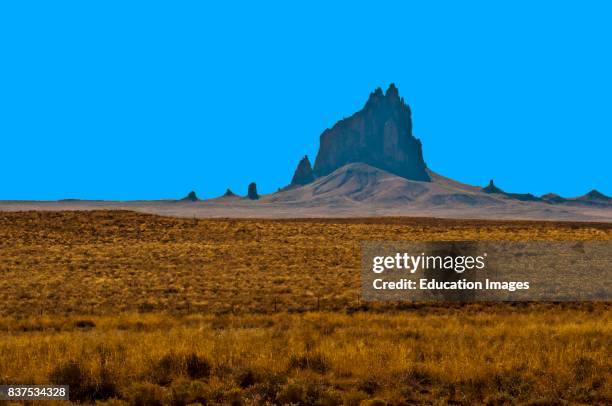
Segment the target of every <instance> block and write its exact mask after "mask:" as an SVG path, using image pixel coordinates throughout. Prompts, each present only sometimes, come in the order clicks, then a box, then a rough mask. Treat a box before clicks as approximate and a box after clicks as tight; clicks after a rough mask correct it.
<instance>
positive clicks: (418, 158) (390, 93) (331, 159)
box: [314, 84, 431, 182]
mask: <svg viewBox="0 0 612 406" xmlns="http://www.w3.org/2000/svg"><path fill="white" fill-rule="evenodd" d="M358 162H361V163H365V164H367V165H370V166H373V167H375V168H379V169H382V170H384V171H387V172H390V173H392V174H395V175H398V176H401V177H403V178H406V179H409V180H417V181H425V182H430V181H431V178H430V177H429V174H428V172H427V166H426V165H425V161H424V160H423V151H422V146H421V141H420V140H418V139H417V138H415V137H414V136H413V135H412V113H411V111H410V107H409V106H408V105H407V104H406V103H405V102H404V99H403V98H400V96H399V91H398V90H397V87H395V85H394V84H391V85H390V86H389V88H388V89H387V92H386V93H384V94H383V91H382V89H381V88H377V89H376V90H375V91H374V92H372V93H371V94H370V97H369V99H368V101H367V102H366V104H365V106H364V107H363V109H362V110H360V111H358V112H357V113H355V114H353V115H352V116H350V117H348V118H345V119H343V120H340V121H339V122H337V123H336V124H335V125H334V126H333V127H332V128H331V129H327V130H325V131H323V133H322V134H321V139H320V147H319V152H318V153H317V157H316V159H315V164H314V176H315V177H320V176H326V175H329V174H330V173H332V172H333V171H335V170H336V169H338V168H340V167H342V166H344V165H347V164H350V163H358Z"/></svg>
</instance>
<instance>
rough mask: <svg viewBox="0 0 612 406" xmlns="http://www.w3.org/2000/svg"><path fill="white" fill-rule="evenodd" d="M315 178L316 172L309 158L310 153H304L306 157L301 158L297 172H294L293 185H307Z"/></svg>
mask: <svg viewBox="0 0 612 406" xmlns="http://www.w3.org/2000/svg"><path fill="white" fill-rule="evenodd" d="M314 179H315V176H314V172H313V170H312V166H310V160H309V159H308V155H304V158H302V159H301V160H300V163H299V164H298V166H297V168H296V169H295V172H294V173H293V178H292V179H291V185H298V186H301V185H307V184H309V183H311V182H312V181H313V180H314Z"/></svg>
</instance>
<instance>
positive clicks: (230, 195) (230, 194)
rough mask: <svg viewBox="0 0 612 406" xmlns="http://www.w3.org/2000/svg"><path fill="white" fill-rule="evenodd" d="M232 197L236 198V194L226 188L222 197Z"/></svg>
mask: <svg viewBox="0 0 612 406" xmlns="http://www.w3.org/2000/svg"><path fill="white" fill-rule="evenodd" d="M234 196H236V194H235V193H234V192H232V189H230V188H227V190H226V191H225V193H224V194H223V197H234Z"/></svg>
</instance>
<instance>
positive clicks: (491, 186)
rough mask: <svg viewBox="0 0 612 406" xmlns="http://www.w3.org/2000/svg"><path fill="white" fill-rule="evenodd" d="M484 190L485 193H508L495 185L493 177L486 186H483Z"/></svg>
mask: <svg viewBox="0 0 612 406" xmlns="http://www.w3.org/2000/svg"><path fill="white" fill-rule="evenodd" d="M481 190H482V191H483V192H485V193H499V194H506V192H504V191H503V190H501V189H500V188H498V187H497V186H495V183H493V179H491V180H490V181H489V184H488V185H487V186H485V187H483V188H482V189H481Z"/></svg>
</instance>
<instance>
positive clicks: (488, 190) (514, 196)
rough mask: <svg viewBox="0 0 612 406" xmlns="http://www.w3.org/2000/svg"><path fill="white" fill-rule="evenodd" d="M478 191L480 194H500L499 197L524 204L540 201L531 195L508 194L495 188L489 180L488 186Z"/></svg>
mask: <svg viewBox="0 0 612 406" xmlns="http://www.w3.org/2000/svg"><path fill="white" fill-rule="evenodd" d="M480 190H481V191H482V192H485V193H495V194H500V195H504V196H506V197H509V198H511V199H516V200H522V201H524V202H537V201H540V200H542V199H540V198H539V197H537V196H534V195H532V194H531V193H508V192H504V191H503V190H501V189H500V188H498V187H497V186H495V183H493V179H491V180H490V181H489V184H488V185H487V186H485V187H483V188H482V189H480Z"/></svg>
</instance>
